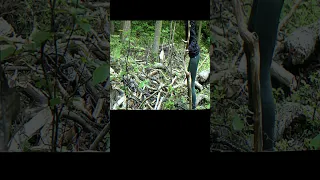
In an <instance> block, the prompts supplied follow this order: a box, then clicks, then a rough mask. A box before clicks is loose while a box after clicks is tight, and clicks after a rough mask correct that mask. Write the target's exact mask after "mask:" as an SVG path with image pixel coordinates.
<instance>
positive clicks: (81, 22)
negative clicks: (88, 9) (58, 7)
mask: <svg viewBox="0 0 320 180" xmlns="http://www.w3.org/2000/svg"><path fill="white" fill-rule="evenodd" d="M76 23H77V24H78V25H79V26H80V28H81V29H83V30H84V31H85V32H86V33H87V32H89V31H90V29H91V25H90V24H89V23H87V22H85V20H77V21H76Z"/></svg>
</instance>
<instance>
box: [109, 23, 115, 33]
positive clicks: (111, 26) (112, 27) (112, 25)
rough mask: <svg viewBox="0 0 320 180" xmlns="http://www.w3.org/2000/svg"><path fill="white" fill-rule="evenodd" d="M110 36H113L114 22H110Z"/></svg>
mask: <svg viewBox="0 0 320 180" xmlns="http://www.w3.org/2000/svg"><path fill="white" fill-rule="evenodd" d="M110 34H114V22H113V21H110Z"/></svg>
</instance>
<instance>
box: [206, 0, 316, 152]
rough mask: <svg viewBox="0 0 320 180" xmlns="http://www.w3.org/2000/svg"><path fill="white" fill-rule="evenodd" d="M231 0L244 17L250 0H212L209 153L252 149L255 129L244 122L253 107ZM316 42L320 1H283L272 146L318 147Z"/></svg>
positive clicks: (282, 148) (274, 83)
mask: <svg viewBox="0 0 320 180" xmlns="http://www.w3.org/2000/svg"><path fill="white" fill-rule="evenodd" d="M235 3H239V4H240V8H239V11H238V13H239V12H241V11H243V17H244V21H245V23H246V22H248V18H249V16H250V12H251V5H252V3H253V0H244V1H238V0H232V1H219V0H211V5H210V9H211V11H210V13H211V14H210V16H211V17H210V19H211V21H210V29H211V51H210V59H211V61H210V64H211V75H210V86H211V88H210V89H211V96H210V98H211V99H210V101H211V118H210V121H211V128H210V137H211V148H210V151H211V152H229V151H230V152H252V151H256V150H255V147H254V143H255V133H256V129H255V127H254V126H253V125H252V124H250V123H249V122H247V121H246V119H247V117H248V116H249V115H248V114H250V113H251V114H252V113H253V112H249V109H248V88H249V87H248V84H247V83H248V79H247V71H248V70H247V65H246V63H247V61H246V56H245V55H244V52H243V51H244V50H243V46H242V45H243V42H244V41H243V38H242V36H241V35H243V34H240V33H239V29H240V28H239V27H240V25H238V22H240V21H239V19H240V18H238V17H236V15H235V13H234V4H235ZM241 9H242V10H241ZM237 18H238V19H237ZM242 27H246V25H245V26H242ZM319 45H320V1H317V0H309V1H303V0H285V1H284V4H283V7H282V11H281V15H280V22H279V33H278V37H277V43H276V46H275V50H274V56H273V60H272V64H271V69H270V72H271V82H272V90H273V97H274V99H273V100H274V102H275V106H276V107H275V108H276V111H275V112H276V115H275V119H276V127H275V132H274V136H275V151H301V150H315V149H319V148H320V108H319V107H320V103H319V102H320V66H319V64H320V53H319V52H320V48H319V47H320V46H319ZM257 139H258V138H257Z"/></svg>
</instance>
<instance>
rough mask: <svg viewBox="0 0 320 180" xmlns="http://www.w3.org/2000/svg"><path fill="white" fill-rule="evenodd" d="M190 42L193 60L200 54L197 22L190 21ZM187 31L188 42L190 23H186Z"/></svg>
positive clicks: (190, 52) (189, 47) (190, 53)
mask: <svg viewBox="0 0 320 180" xmlns="http://www.w3.org/2000/svg"><path fill="white" fill-rule="evenodd" d="M190 25H191V28H190V40H189V46H188V50H189V57H190V58H193V57H195V56H196V55H198V54H199V52H200V48H199V45H198V42H197V31H196V22H195V21H190ZM185 30H186V40H188V21H185Z"/></svg>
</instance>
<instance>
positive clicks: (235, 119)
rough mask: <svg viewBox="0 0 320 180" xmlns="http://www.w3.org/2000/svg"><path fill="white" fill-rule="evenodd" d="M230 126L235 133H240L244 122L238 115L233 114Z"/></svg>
mask: <svg viewBox="0 0 320 180" xmlns="http://www.w3.org/2000/svg"><path fill="white" fill-rule="evenodd" d="M232 126H233V129H234V130H235V131H241V130H242V129H243V128H244V121H243V120H241V118H240V116H239V115H238V114H234V116H233V120H232Z"/></svg>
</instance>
